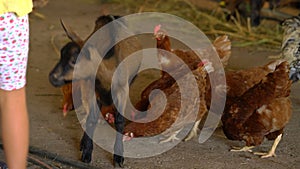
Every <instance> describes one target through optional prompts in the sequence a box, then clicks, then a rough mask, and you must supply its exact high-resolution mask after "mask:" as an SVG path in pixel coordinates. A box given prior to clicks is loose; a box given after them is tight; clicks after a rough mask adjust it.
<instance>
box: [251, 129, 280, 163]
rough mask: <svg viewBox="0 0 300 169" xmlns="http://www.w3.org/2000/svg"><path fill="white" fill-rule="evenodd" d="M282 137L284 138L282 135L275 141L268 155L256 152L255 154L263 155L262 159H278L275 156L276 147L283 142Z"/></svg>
mask: <svg viewBox="0 0 300 169" xmlns="http://www.w3.org/2000/svg"><path fill="white" fill-rule="evenodd" d="M281 137H282V134H280V135H279V136H278V137H277V138H276V139H275V141H274V143H273V146H272V148H271V150H270V151H269V152H267V153H263V152H255V153H254V154H255V155H261V158H268V157H276V154H275V150H276V147H277V146H278V143H279V142H280V140H281Z"/></svg>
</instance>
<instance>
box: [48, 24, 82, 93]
mask: <svg viewBox="0 0 300 169" xmlns="http://www.w3.org/2000/svg"><path fill="white" fill-rule="evenodd" d="M61 24H62V27H63V28H64V30H65V32H66V34H67V36H68V37H69V38H70V39H71V40H72V42H69V43H67V44H66V45H65V46H64V47H63V48H62V49H61V51H60V55H61V56H60V60H59V62H58V63H57V64H56V65H55V67H54V68H53V69H52V71H51V72H50V74H49V81H50V83H51V84H52V85H53V86H55V87H60V86H62V85H64V84H66V83H69V82H71V81H72V79H73V72H74V66H75V63H76V61H77V58H78V55H79V53H80V50H81V47H82V46H83V44H84V41H83V40H82V39H81V38H80V37H79V36H78V35H77V34H76V33H75V32H74V31H73V30H72V29H71V28H70V27H68V26H66V25H65V24H64V22H63V21H62V20H61Z"/></svg>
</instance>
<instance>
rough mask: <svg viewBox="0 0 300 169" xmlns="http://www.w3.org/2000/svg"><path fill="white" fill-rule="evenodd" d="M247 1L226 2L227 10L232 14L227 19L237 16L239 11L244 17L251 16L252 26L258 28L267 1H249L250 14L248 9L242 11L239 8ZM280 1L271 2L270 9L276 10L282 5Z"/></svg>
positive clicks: (228, 0)
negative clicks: (236, 13)
mask: <svg viewBox="0 0 300 169" xmlns="http://www.w3.org/2000/svg"><path fill="white" fill-rule="evenodd" d="M245 1H246V0H225V2H227V3H228V5H227V8H228V10H229V11H230V13H231V14H230V15H228V17H227V19H229V17H230V16H231V15H235V11H236V10H237V11H238V12H239V13H240V14H241V15H242V16H247V15H249V17H250V19H251V25H252V26H258V25H259V24H260V20H261V16H260V11H261V9H262V7H263V5H264V3H265V1H266V0H247V1H248V2H249V5H250V8H251V9H250V11H248V12H247V10H248V9H247V7H241V8H242V9H241V8H239V6H240V5H241V4H242V3H244V2H245ZM279 1H280V0H269V4H270V9H274V8H276V7H277V6H278V4H279V3H280V2H279ZM244 6H245V4H244ZM249 12H250V14H249Z"/></svg>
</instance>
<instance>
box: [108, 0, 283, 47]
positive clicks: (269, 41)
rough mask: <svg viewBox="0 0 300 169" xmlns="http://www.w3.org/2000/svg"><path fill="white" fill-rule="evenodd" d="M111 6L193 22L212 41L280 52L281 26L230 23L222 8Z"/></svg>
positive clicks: (159, 2)
mask: <svg viewBox="0 0 300 169" xmlns="http://www.w3.org/2000/svg"><path fill="white" fill-rule="evenodd" d="M109 2H110V3H116V4H119V7H118V8H119V9H120V10H124V9H125V10H126V13H138V12H164V13H169V14H173V15H176V16H178V17H181V18H183V19H186V20H188V21H190V22H192V23H193V24H194V25H196V26H197V27H199V28H200V29H201V30H202V31H203V32H204V33H205V34H206V35H207V36H208V37H209V38H212V39H213V38H215V37H216V36H218V35H222V34H227V35H229V36H230V37H231V39H232V40H233V46H240V47H245V46H257V45H259V46H264V47H269V48H275V49H280V45H281V41H282V33H281V32H282V31H281V26H280V25H279V24H278V23H276V24H274V23H272V24H264V22H262V24H261V25H260V26H258V27H256V28H252V27H251V26H249V24H245V25H243V24H241V23H242V22H241V19H240V18H239V17H237V19H234V18H232V21H231V22H229V21H227V20H226V19H225V14H224V12H222V10H221V9H220V8H219V7H218V9H215V10H207V9H200V8H199V7H198V6H195V5H194V4H192V3H191V1H189V0H145V1H136V0H126V1H123V0H110V1H109ZM248 23H249V22H248ZM268 25H269V26H268ZM274 27H275V29H274ZM274 30H275V31H274Z"/></svg>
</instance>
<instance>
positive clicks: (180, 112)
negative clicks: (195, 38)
mask: <svg viewBox="0 0 300 169" xmlns="http://www.w3.org/2000/svg"><path fill="white" fill-rule="evenodd" d="M210 66H211V64H210V63H206V62H205V63H204V64H203V65H201V64H199V68H197V69H195V70H194V71H193V76H190V75H188V74H185V75H184V76H182V77H181V78H180V79H179V80H178V81H181V82H182V83H185V85H187V86H189V85H192V84H190V81H191V78H194V79H195V80H196V82H197V86H198V91H199V95H200V98H199V97H196V98H197V99H196V100H189V102H191V103H194V104H189V105H185V106H184V107H180V106H181V99H182V98H187V99H189V98H193V97H191V96H192V95H195V93H193V92H192V91H191V92H187V93H181V92H180V89H179V86H178V84H177V83H174V84H173V85H172V86H171V87H169V88H166V89H164V90H163V91H164V93H165V95H166V100H167V104H166V106H165V109H164V111H163V112H162V114H161V115H160V116H159V117H158V118H156V119H155V120H153V121H150V122H145V123H142V122H131V123H129V124H128V125H126V126H125V129H124V133H125V134H124V135H125V137H126V138H125V139H126V140H127V139H128V137H129V138H132V137H142V136H146V137H147V136H155V135H158V134H161V133H162V132H164V136H165V137H167V138H166V139H164V140H161V141H160V143H163V142H168V141H173V140H177V139H178V138H177V137H176V135H177V134H178V133H179V132H180V131H181V130H182V129H183V128H184V126H185V125H186V124H188V123H192V122H194V120H195V119H197V121H200V120H201V118H202V117H203V115H204V114H205V113H206V112H207V109H206V104H205V99H204V95H205V83H206V80H205V77H206V75H207V70H208V71H213V68H211V67H210ZM191 88H192V87H191ZM161 103H162V97H159V96H158V95H156V96H154V98H153V99H152V100H151V105H149V107H151V108H150V109H149V112H148V114H147V116H153V115H155V114H157V112H158V111H159V110H160V108H161V106H160V105H161ZM198 103H199V107H198V108H199V110H197V111H195V108H196V107H195V105H196V104H198ZM193 112H197V114H196V115H195V114H194V113H193ZM145 119H146V120H147V119H148V118H147V117H146V118H145ZM171 126H172V127H171Z"/></svg>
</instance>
